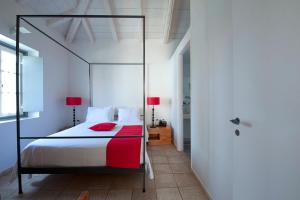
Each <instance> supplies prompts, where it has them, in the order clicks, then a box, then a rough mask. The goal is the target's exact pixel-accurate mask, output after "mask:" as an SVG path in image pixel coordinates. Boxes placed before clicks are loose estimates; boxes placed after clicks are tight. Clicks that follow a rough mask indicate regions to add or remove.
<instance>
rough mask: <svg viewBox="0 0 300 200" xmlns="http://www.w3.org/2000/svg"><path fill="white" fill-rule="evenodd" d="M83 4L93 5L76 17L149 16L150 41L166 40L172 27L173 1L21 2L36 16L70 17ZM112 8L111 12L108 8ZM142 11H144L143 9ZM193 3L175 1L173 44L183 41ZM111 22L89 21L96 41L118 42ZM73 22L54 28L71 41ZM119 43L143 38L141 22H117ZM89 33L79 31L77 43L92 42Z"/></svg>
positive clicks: (147, 26)
mask: <svg viewBox="0 0 300 200" xmlns="http://www.w3.org/2000/svg"><path fill="white" fill-rule="evenodd" d="M82 1H90V2H89V4H88V7H87V9H86V13H84V10H85V9H82V10H80V13H72V14H92V15H96V14H100V15H101V14H110V13H111V14H115V15H141V14H143V15H145V16H146V39H163V38H164V35H165V34H166V33H165V32H166V30H165V29H166V26H168V19H167V18H168V17H167V16H168V13H170V12H169V11H170V8H169V1H172V0H17V2H18V3H19V4H21V6H24V7H27V8H30V9H31V10H33V11H34V12H35V14H66V12H68V11H69V10H71V9H74V8H76V6H77V5H79V7H82ZM105 2H106V3H107V2H108V4H110V9H109V7H107V4H105ZM141 8H142V9H141ZM189 16H190V0H175V1H174V7H173V14H172V18H171V19H172V20H171V22H169V23H170V24H171V27H170V31H169V34H168V38H169V40H171V39H181V38H182V37H183V36H184V34H185V32H186V31H187V29H188V27H189V24H190V17H189ZM109 20H110V19H88V24H90V27H91V28H90V30H91V32H92V35H93V37H94V39H96V40H97V39H114V37H113V34H112V22H111V21H109ZM71 23H72V20H68V21H65V22H63V23H59V24H56V25H55V26H51V28H54V29H56V30H57V31H59V32H60V33H61V34H62V35H64V36H65V37H67V35H68V32H69V29H70V28H71ZM113 23H114V24H115V30H116V34H117V36H118V39H119V40H121V39H137V38H139V36H141V34H142V32H141V30H142V29H141V26H140V23H139V19H115V20H114V21H113ZM88 39H89V37H88V34H87V31H86V29H85V28H84V26H83V23H81V24H80V25H79V26H78V29H76V31H75V34H74V40H88Z"/></svg>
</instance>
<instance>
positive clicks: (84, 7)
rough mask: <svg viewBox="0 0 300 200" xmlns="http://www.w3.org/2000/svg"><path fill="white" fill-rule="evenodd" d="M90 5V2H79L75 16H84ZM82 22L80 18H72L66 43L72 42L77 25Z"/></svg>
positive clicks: (86, 0) (83, 0)
mask: <svg viewBox="0 0 300 200" xmlns="http://www.w3.org/2000/svg"><path fill="white" fill-rule="evenodd" d="M89 5H90V0H80V1H78V6H77V7H76V14H77V15H79V14H83V15H84V14H86V13H87V10H88V7H89ZM81 22H82V19H81V18H74V19H72V23H71V25H70V27H69V30H68V32H67V35H66V41H67V42H72V41H73V40H74V38H75V35H76V33H77V31H78V29H79V25H80V23H81Z"/></svg>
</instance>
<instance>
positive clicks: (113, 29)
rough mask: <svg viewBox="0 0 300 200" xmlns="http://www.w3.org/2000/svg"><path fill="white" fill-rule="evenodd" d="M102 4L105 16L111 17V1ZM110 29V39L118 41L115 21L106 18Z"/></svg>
mask: <svg viewBox="0 0 300 200" xmlns="http://www.w3.org/2000/svg"><path fill="white" fill-rule="evenodd" d="M103 4H104V7H105V10H106V12H107V13H106V14H107V15H113V10H112V5H111V1H110V0H103ZM107 20H108V23H109V26H110V29H111V33H112V37H113V39H114V40H115V41H119V36H118V31H117V26H116V20H115V18H107Z"/></svg>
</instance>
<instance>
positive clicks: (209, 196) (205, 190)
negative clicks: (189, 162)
mask: <svg viewBox="0 0 300 200" xmlns="http://www.w3.org/2000/svg"><path fill="white" fill-rule="evenodd" d="M191 169H192V172H193V174H194V175H195V176H196V178H197V179H198V181H199V182H200V185H201V186H202V188H203V189H204V192H205V194H206V196H207V197H208V199H209V200H214V199H213V198H212V195H211V194H210V193H209V192H208V190H207V188H206V186H205V185H204V184H203V182H202V180H201V178H200V177H199V176H198V174H197V173H196V172H195V170H194V169H193V167H191Z"/></svg>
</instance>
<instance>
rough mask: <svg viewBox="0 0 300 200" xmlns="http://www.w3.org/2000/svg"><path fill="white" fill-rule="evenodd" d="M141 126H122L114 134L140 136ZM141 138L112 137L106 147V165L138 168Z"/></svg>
mask: <svg viewBox="0 0 300 200" xmlns="http://www.w3.org/2000/svg"><path fill="white" fill-rule="evenodd" d="M142 132H143V126H141V125H132V126H123V127H122V128H121V130H120V131H119V132H118V133H117V134H116V136H142ZM141 141H142V138H112V139H111V140H110V141H109V142H108V144H107V148H106V165H107V166H109V167H117V168H134V169H137V168H140V153H141Z"/></svg>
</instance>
